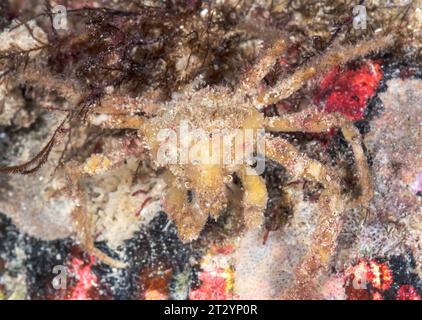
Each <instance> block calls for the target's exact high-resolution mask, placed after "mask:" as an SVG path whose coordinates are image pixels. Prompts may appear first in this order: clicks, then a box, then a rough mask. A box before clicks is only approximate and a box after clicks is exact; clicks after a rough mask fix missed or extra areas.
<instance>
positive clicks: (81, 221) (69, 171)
mask: <svg viewBox="0 0 422 320" xmlns="http://www.w3.org/2000/svg"><path fill="white" fill-rule="evenodd" d="M65 169H66V176H67V178H68V181H69V185H70V192H71V196H72V197H74V198H75V199H76V200H77V201H78V203H77V204H76V206H75V208H74V210H73V212H72V219H73V220H74V221H75V224H76V230H77V231H76V236H77V238H78V239H79V240H80V241H81V242H82V245H83V248H84V249H85V250H86V251H87V252H88V253H89V254H92V255H93V256H95V257H96V258H98V259H99V260H100V261H102V262H104V263H105V264H108V265H110V266H112V267H115V268H125V267H127V265H126V264H125V263H124V262H122V261H119V260H116V259H113V258H111V257H109V256H108V255H106V254H105V253H103V252H102V251H100V250H99V249H98V248H96V247H95V245H94V238H93V230H92V221H91V220H92V219H91V216H90V215H89V214H88V210H87V209H86V208H87V199H86V192H85V190H84V187H83V185H82V179H83V176H84V174H83V171H82V169H81V167H80V165H78V164H76V163H75V162H71V163H69V164H68V165H67V166H66V167H65Z"/></svg>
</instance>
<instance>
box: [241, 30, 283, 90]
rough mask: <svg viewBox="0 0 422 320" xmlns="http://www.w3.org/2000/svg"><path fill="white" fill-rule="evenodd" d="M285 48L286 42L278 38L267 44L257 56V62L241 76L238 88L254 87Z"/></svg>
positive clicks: (250, 88)
mask: <svg viewBox="0 0 422 320" xmlns="http://www.w3.org/2000/svg"><path fill="white" fill-rule="evenodd" d="M285 49H286V42H285V41H284V39H282V38H279V39H278V40H276V41H275V42H274V43H273V44H271V45H269V46H268V47H267V48H266V49H265V50H264V53H263V54H262V55H261V56H260V58H258V62H257V63H256V64H255V65H254V66H253V67H252V68H251V69H250V70H249V71H247V72H246V74H245V75H244V76H243V77H242V79H241V81H240V84H239V89H240V90H244V91H249V90H252V89H255V88H256V87H257V85H258V83H259V82H260V81H261V80H262V79H263V78H264V77H265V76H266V75H267V74H268V72H269V71H270V69H271V68H272V67H273V65H274V63H275V61H276V59H277V57H278V56H280V55H281V54H282V53H283V51H284V50H285Z"/></svg>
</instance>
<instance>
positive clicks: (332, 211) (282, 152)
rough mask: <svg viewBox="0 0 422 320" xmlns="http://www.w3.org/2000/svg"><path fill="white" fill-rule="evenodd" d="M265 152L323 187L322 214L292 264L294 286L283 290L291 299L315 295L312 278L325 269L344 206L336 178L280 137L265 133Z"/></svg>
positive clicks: (270, 157)
mask: <svg viewBox="0 0 422 320" xmlns="http://www.w3.org/2000/svg"><path fill="white" fill-rule="evenodd" d="M265 154H266V156H267V157H268V158H269V159H271V160H273V161H276V162H278V163H280V164H281V165H282V166H284V167H285V168H286V169H287V171H289V172H292V173H293V174H294V175H296V176H300V177H302V178H304V179H307V180H311V181H315V182H319V183H321V184H322V185H323V187H324V188H325V191H324V192H323V193H322V194H321V196H320V198H319V206H320V209H321V214H320V216H319V218H318V223H317V227H316V229H315V231H314V233H313V235H312V239H313V240H312V245H311V247H310V248H309V250H308V252H307V253H306V254H305V256H304V257H303V259H302V261H301V262H300V263H299V265H298V266H296V268H295V275H296V286H295V287H294V288H293V289H292V290H290V291H289V292H287V293H286V297H287V298H290V299H292V298H295V299H297V298H305V297H306V298H309V297H315V294H316V292H317V290H316V289H315V279H317V278H318V276H319V275H321V274H322V272H324V271H325V270H326V269H327V267H328V265H329V260H330V258H331V256H332V254H333V252H334V250H335V247H336V239H337V236H338V233H339V231H340V228H341V216H342V213H343V211H344V208H343V201H342V199H341V195H340V193H341V188H340V181H339V178H338V177H337V176H336V175H335V174H334V173H333V172H332V171H331V170H330V169H329V168H327V167H325V166H324V165H323V164H321V163H320V162H318V161H316V160H313V159H311V158H309V157H308V156H306V155H304V154H301V153H300V152H299V151H298V150H297V149H296V148H295V147H294V146H292V145H291V144H290V143H288V142H287V141H285V140H284V139H281V138H273V137H268V138H267V139H266V146H265Z"/></svg>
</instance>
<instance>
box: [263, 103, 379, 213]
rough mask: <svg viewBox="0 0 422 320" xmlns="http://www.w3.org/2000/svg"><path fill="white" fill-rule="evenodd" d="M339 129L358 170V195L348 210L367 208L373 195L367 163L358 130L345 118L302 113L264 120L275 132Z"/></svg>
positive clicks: (268, 127) (309, 112)
mask: <svg viewBox="0 0 422 320" xmlns="http://www.w3.org/2000/svg"><path fill="white" fill-rule="evenodd" d="M332 128H340V129H341V132H342V133H343V136H344V138H345V139H346V141H347V142H348V143H349V144H350V145H351V147H352V150H353V154H354V157H355V164H356V167H357V171H358V177H359V184H360V187H361V193H360V196H359V197H358V198H357V199H353V200H351V201H350V202H349V204H348V207H349V208H353V207H356V206H359V205H367V204H368V203H369V201H370V200H371V199H372V196H373V193H374V191H373V185H372V179H371V175H370V174H369V168H368V163H367V160H366V156H365V153H364V151H363V148H362V141H361V137H360V133H359V130H358V129H357V128H356V127H355V126H354V125H353V123H352V122H351V121H350V120H348V119H347V118H346V117H344V116H342V115H341V114H338V113H330V114H329V113H321V112H319V111H308V110H306V111H304V112H299V113H293V114H287V115H283V116H282V117H270V118H265V129H266V130H267V131H275V132H327V131H328V130H330V129H332Z"/></svg>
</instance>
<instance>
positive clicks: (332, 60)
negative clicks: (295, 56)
mask: <svg viewBox="0 0 422 320" xmlns="http://www.w3.org/2000/svg"><path fill="white" fill-rule="evenodd" d="M393 43H394V37H393V36H392V35H388V36H384V37H379V38H375V39H371V40H367V41H362V42H360V43H359V44H358V45H348V46H345V47H340V46H333V47H331V48H329V49H328V50H326V51H325V53H323V54H322V55H321V56H318V57H316V58H314V59H312V60H311V61H310V62H309V63H307V64H305V65H304V66H303V67H301V68H300V69H299V70H297V71H296V72H294V73H293V74H292V75H290V76H289V77H287V78H284V79H281V80H280V81H278V83H276V84H275V85H274V86H273V87H272V88H270V89H269V90H267V92H265V93H264V94H263V95H262V96H261V97H259V98H258V101H259V102H260V103H261V104H264V105H268V104H272V103H276V102H277V101H280V100H282V99H286V98H288V97H289V96H291V95H292V94H293V93H294V92H296V91H298V90H299V89H300V88H302V86H303V84H304V83H305V82H306V81H308V80H310V79H311V78H313V77H314V76H316V75H318V74H321V73H324V72H327V71H328V70H329V69H330V68H332V67H334V66H337V65H342V64H345V63H347V62H349V61H351V60H353V59H356V58H358V57H363V56H366V55H368V54H369V53H371V52H374V51H376V50H381V49H384V48H386V47H388V46H391V45H392V44H393Z"/></svg>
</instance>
